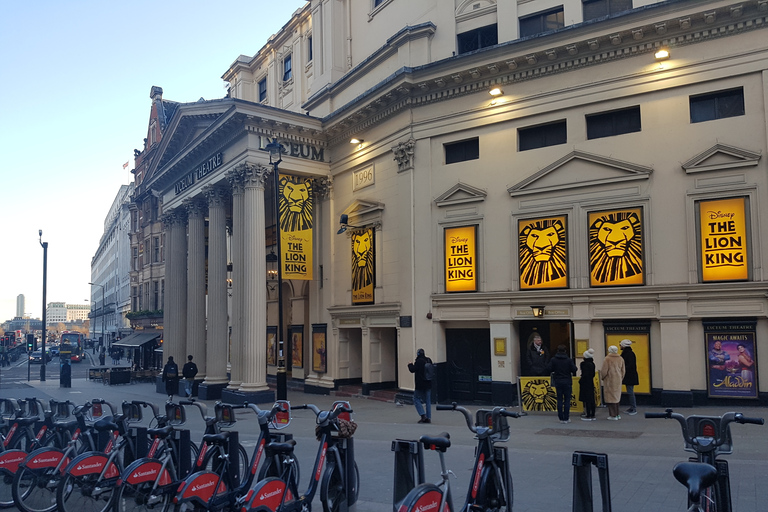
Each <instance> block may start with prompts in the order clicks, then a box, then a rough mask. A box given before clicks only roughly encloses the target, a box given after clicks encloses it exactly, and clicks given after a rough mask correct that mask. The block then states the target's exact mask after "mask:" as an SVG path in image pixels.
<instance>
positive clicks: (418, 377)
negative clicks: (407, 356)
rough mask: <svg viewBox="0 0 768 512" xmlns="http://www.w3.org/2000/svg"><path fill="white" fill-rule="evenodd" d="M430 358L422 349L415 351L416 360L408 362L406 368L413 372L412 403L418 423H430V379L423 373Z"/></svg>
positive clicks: (429, 362)
mask: <svg viewBox="0 0 768 512" xmlns="http://www.w3.org/2000/svg"><path fill="white" fill-rule="evenodd" d="M427 363H428V364H430V365H431V364H432V360H431V359H430V358H428V357H427V356H426V355H425V354H424V349H423V348H420V349H419V350H417V351H416V360H415V361H414V362H412V363H408V370H409V371H410V372H411V373H412V374H413V380H414V387H415V388H416V389H415V390H414V391H413V405H414V406H416V412H417V413H418V414H419V416H420V417H421V419H419V421H418V423H432V380H431V379H428V378H427V377H428V376H427V375H425V371H424V367H425V366H426V365H427Z"/></svg>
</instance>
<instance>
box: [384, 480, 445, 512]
mask: <svg viewBox="0 0 768 512" xmlns="http://www.w3.org/2000/svg"><path fill="white" fill-rule="evenodd" d="M442 498H443V491H442V489H440V488H439V487H438V486H436V485H435V484H420V485H417V486H416V487H414V488H413V489H411V492H409V493H408V494H407V495H406V497H405V498H403V501H402V502H401V503H400V506H399V507H398V508H397V509H398V510H400V511H403V512H414V511H416V510H434V511H435V512H438V510H439V508H440V501H441V500H442ZM442 512H453V505H451V500H445V505H444V506H443V510H442Z"/></svg>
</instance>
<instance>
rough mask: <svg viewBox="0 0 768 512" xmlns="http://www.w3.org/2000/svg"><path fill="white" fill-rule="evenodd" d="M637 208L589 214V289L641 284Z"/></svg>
mask: <svg viewBox="0 0 768 512" xmlns="http://www.w3.org/2000/svg"><path fill="white" fill-rule="evenodd" d="M642 214H643V211H642V209H641V208H632V209H626V210H613V211H607V212H592V213H590V214H589V281H590V285H591V286H626V285H639V284H643V283H644V282H645V272H644V265H643V216H642Z"/></svg>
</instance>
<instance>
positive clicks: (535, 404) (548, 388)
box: [518, 374, 600, 412]
mask: <svg viewBox="0 0 768 512" xmlns="http://www.w3.org/2000/svg"><path fill="white" fill-rule="evenodd" d="M518 380H519V382H520V399H521V401H522V405H523V411H526V412H557V392H556V391H555V388H554V387H553V386H552V385H551V384H550V382H549V377H519V378H518ZM578 396H579V377H574V378H573V387H572V389H571V412H583V410H584V404H583V403H582V402H580V401H579V400H578V399H577V398H578ZM595 404H597V405H600V376H599V374H595Z"/></svg>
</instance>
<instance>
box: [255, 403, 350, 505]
mask: <svg viewBox="0 0 768 512" xmlns="http://www.w3.org/2000/svg"><path fill="white" fill-rule="evenodd" d="M294 409H309V410H311V411H312V412H314V413H315V416H316V420H315V421H316V423H317V426H316V427H315V434H316V436H317V439H318V441H319V442H320V446H319V448H318V451H317V456H316V457H315V464H314V466H313V467H312V472H311V473H310V475H311V478H310V481H309V486H308V488H307V491H306V492H305V493H304V494H300V493H299V491H298V480H297V475H296V467H295V462H296V459H295V457H294V455H293V451H294V446H295V444H296V443H295V442H294V441H293V440H291V441H289V442H286V443H270V444H268V445H267V447H266V450H267V455H268V456H270V457H271V456H274V455H279V456H281V457H283V458H284V464H283V469H282V471H281V473H280V476H278V477H269V478H266V479H264V480H261V481H260V482H258V483H257V484H256V485H255V486H254V488H253V489H252V490H250V491H249V492H248V495H247V496H246V499H245V507H244V508H243V511H244V512H298V511H303V512H304V511H306V512H308V511H311V510H312V500H313V499H314V496H315V493H316V492H317V490H318V487H319V488H320V501H321V503H322V505H323V511H324V512H339V511H344V510H346V509H347V507H349V506H351V505H353V504H354V503H355V502H356V501H357V497H358V494H359V482H360V472H359V470H358V468H357V462H355V457H354V444H353V438H352V435H353V434H354V430H355V428H356V424H355V423H353V422H351V421H350V420H349V419H348V414H349V413H351V412H352V409H351V407H350V405H349V402H344V401H339V402H335V403H334V404H333V405H332V407H331V410H330V411H321V410H320V409H319V408H318V407H317V406H315V405H312V404H305V405H301V406H298V407H294ZM323 465H325V470H323ZM321 475H322V480H321Z"/></svg>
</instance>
